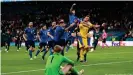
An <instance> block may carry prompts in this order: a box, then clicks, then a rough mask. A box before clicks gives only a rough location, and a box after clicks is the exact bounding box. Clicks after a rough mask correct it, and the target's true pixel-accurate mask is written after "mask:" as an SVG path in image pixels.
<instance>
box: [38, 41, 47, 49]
mask: <svg viewBox="0 0 133 75" xmlns="http://www.w3.org/2000/svg"><path fill="white" fill-rule="evenodd" d="M45 46H47V43H43V42H41V43H39V49H41V48H42V47H44V48H45Z"/></svg>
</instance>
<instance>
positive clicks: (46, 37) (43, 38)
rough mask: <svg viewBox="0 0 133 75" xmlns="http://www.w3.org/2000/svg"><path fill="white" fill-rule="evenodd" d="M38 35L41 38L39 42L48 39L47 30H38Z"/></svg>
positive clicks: (45, 41)
mask: <svg viewBox="0 0 133 75" xmlns="http://www.w3.org/2000/svg"><path fill="white" fill-rule="evenodd" d="M39 35H40V39H41V41H40V42H42V43H47V40H48V35H47V30H43V29H42V30H40V33H39Z"/></svg>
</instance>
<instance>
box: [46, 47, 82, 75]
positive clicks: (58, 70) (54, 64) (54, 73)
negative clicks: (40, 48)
mask: <svg viewBox="0 0 133 75" xmlns="http://www.w3.org/2000/svg"><path fill="white" fill-rule="evenodd" d="M61 51H62V47H61V46H59V45H56V46H55V47H54V54H53V55H51V56H49V57H48V60H47V63H46V70H45V74H46V75H67V74H69V75H82V74H83V72H84V70H81V71H80V72H77V71H76V70H75V68H74V67H73V65H74V62H73V61H72V60H70V59H68V58H66V57H65V56H62V55H61V54H60V52H61ZM62 63H68V64H67V65H65V66H64V67H61V64H62Z"/></svg>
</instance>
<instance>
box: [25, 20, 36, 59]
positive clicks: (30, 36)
mask: <svg viewBox="0 0 133 75" xmlns="http://www.w3.org/2000/svg"><path fill="white" fill-rule="evenodd" d="M34 35H35V29H34V28H33V22H30V23H29V27H27V28H26V29H25V32H24V34H23V38H24V40H25V41H27V45H28V50H29V55H30V60H33V59H32V52H34V51H35V42H34Z"/></svg>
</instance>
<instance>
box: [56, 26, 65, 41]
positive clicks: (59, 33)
mask: <svg viewBox="0 0 133 75" xmlns="http://www.w3.org/2000/svg"><path fill="white" fill-rule="evenodd" d="M64 31H65V30H64V28H63V27H61V26H57V27H56V29H55V35H54V41H56V42H57V41H60V39H61V37H62V36H63V34H64Z"/></svg>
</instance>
